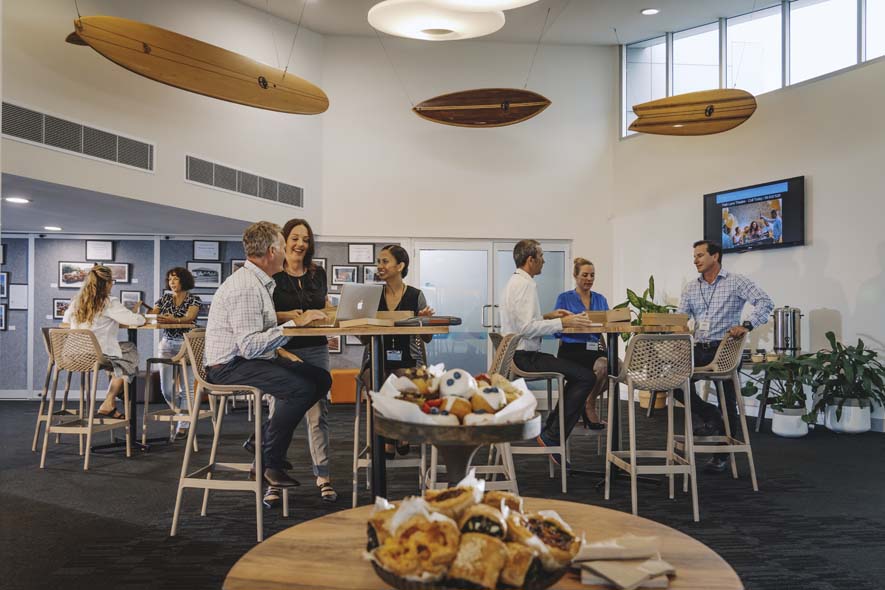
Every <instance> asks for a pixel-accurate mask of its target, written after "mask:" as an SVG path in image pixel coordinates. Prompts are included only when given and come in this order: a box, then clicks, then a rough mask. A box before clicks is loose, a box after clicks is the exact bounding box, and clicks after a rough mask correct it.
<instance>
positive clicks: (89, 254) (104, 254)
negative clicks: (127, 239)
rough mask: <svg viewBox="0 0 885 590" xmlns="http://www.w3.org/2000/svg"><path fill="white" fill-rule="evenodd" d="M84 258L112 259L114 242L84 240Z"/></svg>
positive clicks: (99, 260)
mask: <svg viewBox="0 0 885 590" xmlns="http://www.w3.org/2000/svg"><path fill="white" fill-rule="evenodd" d="M86 260H95V261H98V262H102V261H113V260H114V243H113V242H111V241H109V240H86Z"/></svg>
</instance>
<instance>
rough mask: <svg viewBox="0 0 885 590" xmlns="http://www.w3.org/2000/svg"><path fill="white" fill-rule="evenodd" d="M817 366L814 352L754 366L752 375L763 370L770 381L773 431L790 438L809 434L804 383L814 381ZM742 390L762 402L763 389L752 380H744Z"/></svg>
mask: <svg viewBox="0 0 885 590" xmlns="http://www.w3.org/2000/svg"><path fill="white" fill-rule="evenodd" d="M814 367H815V360H814V355H812V354H805V355H801V356H795V357H793V356H787V357H783V358H780V359H778V360H776V361H770V362H767V363H759V364H757V365H755V366H754V367H753V371H752V374H753V375H757V374H760V373H763V374H765V375H766V377H767V378H768V380H769V388H770V391H769V392H768V399H769V403H770V405H771V409H772V411H773V413H774V417H773V418H772V421H771V431H772V432H774V433H775V434H777V435H779V436H785V437H789V438H798V437H802V436H805V435H806V434H808V424H807V423H806V422H805V421H804V420H803V417H804V415H805V413H806V406H805V402H806V397H805V386H806V385H811V383H812V377H813V375H814ZM741 393H742V394H743V395H744V396H745V397H756V398H757V399H760V401H761V397H762V392H760V391H759V388H758V387H757V386H756V383H755V382H753V381H748V382H747V383H745V384H744V386H743V387H742V388H741Z"/></svg>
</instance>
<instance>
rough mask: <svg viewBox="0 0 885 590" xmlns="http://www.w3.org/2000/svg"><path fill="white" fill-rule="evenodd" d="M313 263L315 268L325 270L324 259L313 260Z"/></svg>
mask: <svg viewBox="0 0 885 590" xmlns="http://www.w3.org/2000/svg"><path fill="white" fill-rule="evenodd" d="M313 263H314V264H316V265H317V266H321V267H323V269H324V270H325V268H326V259H325V258H314V259H313Z"/></svg>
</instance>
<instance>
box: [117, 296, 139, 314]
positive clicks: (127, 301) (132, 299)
mask: <svg viewBox="0 0 885 590" xmlns="http://www.w3.org/2000/svg"><path fill="white" fill-rule="evenodd" d="M143 301H144V299H142V294H141V291H120V303H122V304H123V307H125V308H126V309H128V310H129V311H131V312H132V313H138V307H141V305H139V306H138V307H136V306H135V305H136V304H140V303H141V302H143Z"/></svg>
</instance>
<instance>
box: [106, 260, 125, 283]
mask: <svg viewBox="0 0 885 590" xmlns="http://www.w3.org/2000/svg"><path fill="white" fill-rule="evenodd" d="M104 266H106V267H108V268H109V269H111V275H113V277H114V282H115V283H128V282H129V263H128V262H105V263H104Z"/></svg>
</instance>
